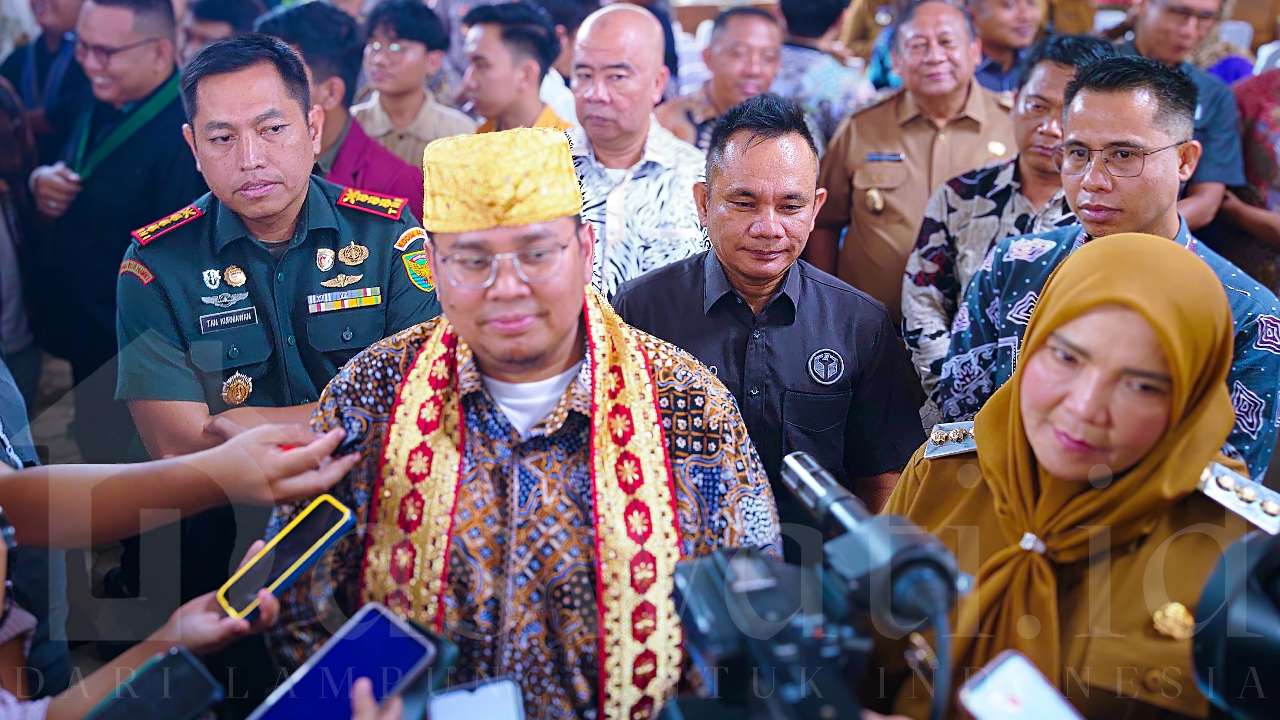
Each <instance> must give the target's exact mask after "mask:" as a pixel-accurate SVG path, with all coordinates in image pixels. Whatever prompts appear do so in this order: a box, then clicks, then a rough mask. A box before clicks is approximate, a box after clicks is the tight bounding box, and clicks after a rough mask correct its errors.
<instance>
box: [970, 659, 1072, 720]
mask: <svg viewBox="0 0 1280 720" xmlns="http://www.w3.org/2000/svg"><path fill="white" fill-rule="evenodd" d="M960 704H961V705H963V706H964V709H965V710H968V711H969V714H970V715H973V717H974V718H976V719H977V720H1018V719H1019V718H1035V720H1082V718H1081V717H1080V713H1078V712H1076V709H1075V708H1073V707H1072V706H1071V703H1069V702H1067V699H1066V698H1064V697H1063V696H1062V693H1060V692H1058V688H1056V687H1054V686H1053V684H1052V683H1050V682H1049V680H1048V679H1047V678H1045V676H1044V674H1043V673H1041V672H1040V670H1039V669H1038V668H1036V666H1035V665H1034V664H1033V663H1032V662H1031V661H1030V660H1028V659H1027V657H1026V656H1025V655H1023V654H1022V653H1020V652H1018V651H1016V650H1005V651H1004V652H1002V653H1000V654H999V655H997V656H996V659H995V660H992V661H991V662H990V663H988V664H987V666H986V667H984V668H982V669H981V670H979V671H978V674H976V675H974V676H973V677H971V678H969V682H966V683H965V684H964V687H961V688H960Z"/></svg>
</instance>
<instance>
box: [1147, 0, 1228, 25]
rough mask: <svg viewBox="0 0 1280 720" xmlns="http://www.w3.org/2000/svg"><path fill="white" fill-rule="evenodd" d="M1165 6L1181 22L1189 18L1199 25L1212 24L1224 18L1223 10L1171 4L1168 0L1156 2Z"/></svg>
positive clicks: (1166, 10)
mask: <svg viewBox="0 0 1280 720" xmlns="http://www.w3.org/2000/svg"><path fill="white" fill-rule="evenodd" d="M1156 4H1157V5H1159V6H1160V7H1162V8H1164V10H1165V12H1167V13H1169V14H1170V15H1173V16H1174V17H1175V18H1177V19H1178V21H1179V22H1183V23H1185V22H1186V21H1188V20H1194V21H1195V22H1196V24H1197V25H1211V24H1213V23H1215V22H1218V20H1220V19H1222V12H1221V11H1220V10H1219V11H1213V10H1196V9H1194V8H1189V7H1187V6H1186V5H1171V4H1169V3H1168V2H1167V1H1166V0H1160V2H1158V3H1156Z"/></svg>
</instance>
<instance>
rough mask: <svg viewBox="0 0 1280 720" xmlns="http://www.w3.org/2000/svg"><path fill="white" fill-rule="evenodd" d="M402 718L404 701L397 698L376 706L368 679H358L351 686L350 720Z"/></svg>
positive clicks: (391, 719) (376, 702)
mask: <svg viewBox="0 0 1280 720" xmlns="http://www.w3.org/2000/svg"><path fill="white" fill-rule="evenodd" d="M403 717H404V701H403V700H401V699H400V698H399V697H393V698H391V699H389V700H387V701H386V702H385V703H383V704H382V706H381V707H379V706H378V701H377V700H375V699H374V697H373V683H372V682H371V681H370V680H369V678H360V679H359V680H356V681H355V684H353V685H352V686H351V720H401V719H402V718H403Z"/></svg>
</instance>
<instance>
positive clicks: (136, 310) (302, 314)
mask: <svg viewBox="0 0 1280 720" xmlns="http://www.w3.org/2000/svg"><path fill="white" fill-rule="evenodd" d="M182 89H183V94H184V101H185V103H186V108H187V114H188V119H189V124H188V125H187V126H186V127H185V128H184V133H185V134H186V136H187V142H188V143H189V144H190V145H191V149H192V152H193V153H194V154H195V157H196V161H197V165H198V167H199V168H200V171H201V173H202V174H203V175H204V176H205V179H206V181H207V182H208V184H209V187H210V188H211V189H212V192H210V193H209V194H207V195H205V196H204V197H202V198H200V199H198V200H196V201H195V202H194V203H193V204H192V205H190V206H188V207H185V208H182V209H181V210H178V211H177V212H174V213H172V214H170V215H168V216H165V217H162V218H159V219H158V220H156V221H154V222H152V223H150V224H148V225H146V226H144V227H141V228H139V229H137V230H135V231H134V233H133V237H134V242H133V244H132V246H131V247H130V248H129V250H128V251H127V252H126V254H125V257H124V261H123V263H122V264H121V266H120V273H119V277H118V279H117V283H118V295H119V299H120V310H119V315H118V324H119V330H120V365H121V366H120V374H119V380H118V383H117V394H118V396H119V397H120V398H121V399H123V400H127V401H129V403H130V409H131V410H132V412H133V414H134V416H135V418H136V419H137V422H138V424H139V426H140V429H142V434H143V438H144V440H145V441H146V443H147V446H148V448H149V449H150V450H151V451H152V454H158V455H167V454H171V453H176V452H190V451H191V450H194V449H196V448H197V447H199V446H201V445H206V444H213V443H216V442H217V441H218V437H217V431H216V428H218V427H247V426H250V425H253V424H257V423H259V422H263V421H277V422H278V421H284V422H306V420H307V419H308V418H309V416H310V413H311V409H312V408H311V405H312V404H313V403H314V402H315V400H316V399H317V398H318V397H319V395H320V391H321V390H322V389H324V386H325V384H327V383H328V382H329V380H330V378H332V377H333V376H334V375H335V374H337V371H338V369H339V368H340V367H342V365H343V363H345V362H346V361H347V360H349V359H350V358H351V357H352V356H353V355H355V354H356V353H357V352H359V351H361V350H363V349H364V348H365V347H367V346H368V345H370V344H371V343H373V342H374V341H376V340H380V339H382V338H383V337H386V336H388V335H391V334H394V333H396V332H398V331H400V330H403V329H404V328H407V327H409V326H411V325H415V324H417V323H419V322H422V321H425V320H429V319H431V318H432V317H435V315H437V314H438V313H439V304H438V303H437V302H436V299H435V293H434V289H433V287H432V285H431V281H430V276H429V273H428V272H427V271H426V269H425V267H426V266H425V264H422V263H421V262H420V257H419V255H418V251H419V250H421V245H422V243H421V239H420V238H421V236H422V231H421V230H419V229H417V228H415V227H413V225H412V223H413V219H412V216H411V214H410V213H409V212H408V211H407V210H408V209H407V208H406V205H407V201H406V200H405V199H403V198H397V197H390V196H387V195H381V194H378V193H373V192H369V191H365V190H361V189H357V188H342V187H338V186H336V185H332V184H329V183H327V182H325V181H324V180H321V179H320V178H318V177H315V176H312V175H311V174H310V169H311V166H312V163H313V161H314V158H315V151H316V142H317V138H318V137H319V134H320V131H321V127H320V124H321V122H322V121H323V119H322V116H321V114H320V113H319V112H316V111H314V110H310V111H308V110H304V108H307V107H308V105H309V101H308V99H307V97H306V92H307V84H306V76H305V74H304V71H303V69H302V66H301V65H300V64H299V60H298V58H297V56H296V55H295V54H294V53H293V52H292V51H291V50H289V48H288V47H287V46H285V45H283V44H282V43H280V42H279V41H277V40H273V39H269V38H266V37H262V36H253V37H240V38H235V39H232V40H228V41H224V42H221V43H217V44H214V45H211V46H209V47H208V48H206V50H205V51H203V52H202V53H201V54H200V55H198V56H197V57H196V59H195V60H193V61H192V63H191V64H190V65H189V66H188V67H187V69H186V71H185V72H184V75H183V88H182ZM218 417H225V418H227V419H230V420H233V421H234V425H231V424H228V423H221V424H215V425H214V428H213V429H212V430H213V431H212V432H211V428H210V424H211V421H212V420H213V419H214V418H218Z"/></svg>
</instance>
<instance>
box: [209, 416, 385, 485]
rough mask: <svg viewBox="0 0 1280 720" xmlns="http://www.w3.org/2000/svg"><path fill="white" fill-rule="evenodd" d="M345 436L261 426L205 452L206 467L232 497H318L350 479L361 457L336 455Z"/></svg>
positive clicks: (335, 432) (292, 427)
mask: <svg viewBox="0 0 1280 720" xmlns="http://www.w3.org/2000/svg"><path fill="white" fill-rule="evenodd" d="M228 422H229V421H228ZM346 440H347V434H346V431H345V430H342V429H334V430H331V431H329V432H327V433H325V434H323V435H317V434H315V433H314V432H312V431H311V430H310V429H309V428H307V427H306V426H305V425H297V424H289V425H275V424H272V425H260V426H258V427H255V428H252V429H249V430H245V431H243V432H241V433H239V434H236V435H233V436H232V437H231V438H230V439H228V440H227V441H226V442H224V443H222V444H221V445H218V446H217V447H214V448H211V449H209V450H206V451H204V453H202V455H204V454H207V458H205V462H203V463H202V466H203V468H204V470H205V472H206V473H207V474H208V475H209V476H210V477H212V478H213V480H214V482H215V483H217V485H218V487H219V488H220V489H221V490H222V492H223V493H224V494H225V495H226V496H227V499H228V501H230V502H232V503H240V504H244V505H275V504H277V503H282V502H290V501H293V500H300V499H303V498H310V497H314V496H315V495H317V494H319V493H323V492H326V491H328V490H329V488H331V487H333V486H334V485H335V484H336V483H337V482H338V481H340V480H341V479H342V478H343V477H345V476H346V474H347V473H348V472H350V470H351V468H352V467H354V466H355V464H356V462H358V461H359V460H360V458H359V456H340V455H339V454H338V453H337V450H338V449H339V448H340V447H341V446H342V444H343V443H344V442H346Z"/></svg>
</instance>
